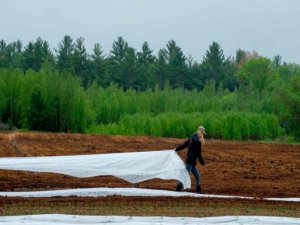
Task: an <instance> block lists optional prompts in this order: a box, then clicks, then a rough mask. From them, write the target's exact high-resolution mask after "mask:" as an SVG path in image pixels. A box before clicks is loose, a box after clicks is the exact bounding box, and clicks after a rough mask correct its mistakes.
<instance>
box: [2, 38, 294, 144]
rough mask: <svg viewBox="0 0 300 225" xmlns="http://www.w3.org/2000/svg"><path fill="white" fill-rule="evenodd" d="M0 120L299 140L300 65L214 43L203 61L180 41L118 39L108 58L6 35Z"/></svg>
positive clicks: (78, 47) (38, 126) (77, 44)
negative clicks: (137, 43)
mask: <svg viewBox="0 0 300 225" xmlns="http://www.w3.org/2000/svg"><path fill="white" fill-rule="evenodd" d="M0 121H1V123H2V126H3V127H5V126H4V125H7V126H8V127H11V128H12V127H17V128H19V129H26V130H38V131H53V132H87V133H104V134H125V135H153V136H165V137H187V136H189V135H191V134H192V133H193V132H194V131H195V130H196V128H197V126H198V125H199V124H202V125H204V126H205V127H206V130H207V134H208V135H207V136H208V138H222V139H237V140H240V139H242V140H248V139H253V140H259V139H274V138H277V137H280V136H285V135H287V136H290V137H294V138H296V139H299V138H300V66H299V65H298V64H290V63H287V62H282V59H281V57H280V56H279V55H276V56H274V58H273V59H269V58H266V57H263V56H260V55H259V54H258V53H256V52H249V51H245V50H240V49H239V50H237V51H236V55H235V56H230V57H226V56H225V55H224V53H223V50H222V48H221V46H220V45H219V44H218V43H216V42H213V43H212V44H211V45H210V46H208V50H207V51H206V54H205V56H204V57H203V59H202V61H201V62H197V61H196V60H194V59H192V58H191V57H187V56H185V55H184V54H183V52H182V50H181V48H180V47H179V46H178V45H177V44H176V42H175V41H174V40H171V41H169V42H168V43H167V44H166V46H165V47H164V48H162V49H160V50H159V51H158V53H157V54H154V53H153V50H151V48H150V47H149V44H148V43H147V42H144V43H143V45H142V46H141V49H140V50H136V49H134V48H132V47H130V46H129V45H128V43H127V42H126V41H125V40H124V39H123V38H122V37H118V38H117V39H116V40H115V41H114V42H113V44H112V50H111V51H110V54H109V55H104V54H103V51H102V48H101V45H100V44H98V43H96V44H95V45H94V49H93V51H92V53H91V54H89V53H88V52H87V51H86V49H85V46H84V39H83V38H78V39H77V40H75V41H74V40H73V39H72V38H71V37H70V36H67V35H66V36H65V37H64V38H63V40H62V41H61V42H60V43H59V44H58V46H57V48H55V49H54V51H52V50H51V49H50V47H49V44H48V42H47V41H45V40H42V39H41V38H37V39H36V40H35V41H32V42H29V43H28V44H27V45H25V46H23V44H22V42H21V41H15V42H12V43H6V42H5V40H1V41H0Z"/></svg>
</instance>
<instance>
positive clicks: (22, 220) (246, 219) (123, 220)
mask: <svg viewBox="0 0 300 225" xmlns="http://www.w3.org/2000/svg"><path fill="white" fill-rule="evenodd" d="M0 224H3V225H18V224H23V225H24V224H25V225H26V224H31V225H50V224H57V225H58V224H60V225H64V224H66V225H76V224H80V225H84V224H95V225H96V224H112V225H196V224H197V225H204V224H225V225H242V224H243V225H250V224H251V225H253V224H256V225H282V224H285V225H292V224H293V225H296V224H300V219H299V218H290V217H268V216H222V217H206V218H195V217H137V216H130V217H129V216H77V215H61V214H45V215H27V216H0Z"/></svg>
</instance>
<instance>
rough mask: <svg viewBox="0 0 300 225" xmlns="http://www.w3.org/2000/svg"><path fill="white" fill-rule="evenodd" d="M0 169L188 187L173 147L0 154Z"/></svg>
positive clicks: (188, 182)
mask: <svg viewBox="0 0 300 225" xmlns="http://www.w3.org/2000/svg"><path fill="white" fill-rule="evenodd" d="M0 169H6V170H23V171H32V172H52V173H61V174H66V175H70V176H74V177H80V178H82V177H94V176H107V175H110V176H116V177H119V178H121V179H124V180H126V181H128V182H131V183H138V182H141V181H145V180H149V179H153V178H160V179H165V180H167V179H175V180H179V181H181V182H182V183H183V186H184V188H190V187H191V179H190V176H189V174H188V172H187V170H186V169H185V165H184V163H183V162H182V160H181V159H180V157H179V156H178V155H177V153H176V152H175V151H174V150H164V151H149V152H131V153H111V154H95V155H76V156H48V157H21V158H19V157H10V158H0Z"/></svg>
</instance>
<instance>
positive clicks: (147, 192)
mask: <svg viewBox="0 0 300 225" xmlns="http://www.w3.org/2000/svg"><path fill="white" fill-rule="evenodd" d="M114 195H119V196H132V197H134V196H139V197H141V196H143V197H162V196H163V197H195V198H230V199H232V198H234V199H248V200H256V199H257V198H254V197H243V196H233V195H209V194H196V193H193V192H184V191H182V192H177V191H166V190H154V189H144V188H78V189H65V190H51V191H24V192H21V191H20V192H16V191H15V192H0V196H4V197H25V198H26V197H31V198H49V197H68V196H78V197H107V196H114ZM262 200H266V201H285V202H300V198H262Z"/></svg>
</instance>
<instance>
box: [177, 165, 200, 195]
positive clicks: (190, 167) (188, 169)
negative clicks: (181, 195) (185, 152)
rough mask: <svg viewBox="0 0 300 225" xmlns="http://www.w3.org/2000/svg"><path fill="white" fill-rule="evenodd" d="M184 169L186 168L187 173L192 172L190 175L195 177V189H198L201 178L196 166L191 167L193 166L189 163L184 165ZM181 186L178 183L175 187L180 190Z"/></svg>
mask: <svg viewBox="0 0 300 225" xmlns="http://www.w3.org/2000/svg"><path fill="white" fill-rule="evenodd" d="M185 168H186V170H187V171H188V172H191V171H192V173H193V174H194V176H195V178H196V189H198V187H199V186H200V179H201V177H200V173H199V171H198V169H197V167H196V166H193V165H192V164H190V163H186V164H185ZM182 186H183V184H182V183H181V182H180V181H179V182H178V185H177V187H178V188H179V187H180V189H181V188H182Z"/></svg>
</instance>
